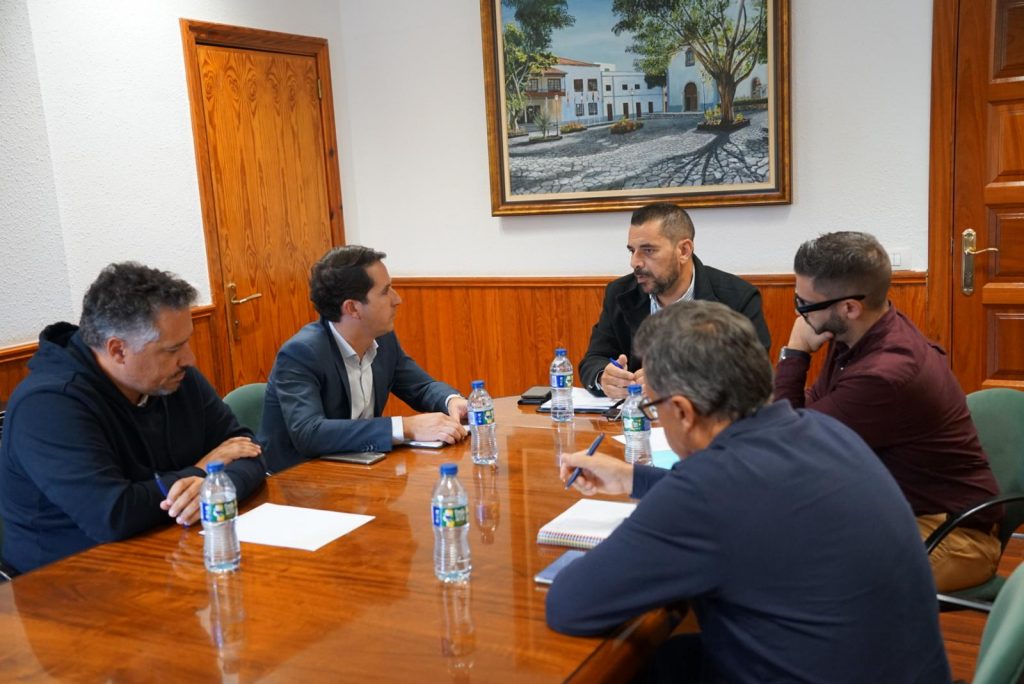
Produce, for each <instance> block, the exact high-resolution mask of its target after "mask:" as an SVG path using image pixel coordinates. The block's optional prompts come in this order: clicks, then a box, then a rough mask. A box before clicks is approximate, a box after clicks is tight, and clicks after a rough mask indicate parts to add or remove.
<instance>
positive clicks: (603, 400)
mask: <svg viewBox="0 0 1024 684" xmlns="http://www.w3.org/2000/svg"><path fill="white" fill-rule="evenodd" d="M616 401H617V400H616V399H609V398H608V397H595V396H594V395H593V394H591V393H590V392H588V391H587V390H586V389H584V388H583V387H573V388H572V408H573V410H574V411H584V410H590V411H594V410H597V409H607V408H611V407H612V405H614V404H615V402H616ZM537 410H538V411H550V410H551V400H550V399H548V400H547V401H545V402H544V403H543V404H541V405H540V408H539V409H537Z"/></svg>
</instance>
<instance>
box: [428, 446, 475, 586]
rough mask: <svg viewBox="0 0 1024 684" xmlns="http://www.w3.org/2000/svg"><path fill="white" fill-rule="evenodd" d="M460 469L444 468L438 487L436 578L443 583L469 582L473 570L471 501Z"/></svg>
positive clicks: (434, 506) (434, 505)
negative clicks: (460, 476)
mask: <svg viewBox="0 0 1024 684" xmlns="http://www.w3.org/2000/svg"><path fill="white" fill-rule="evenodd" d="M458 474H459V466H458V465H457V464H455V463H442V464H441V480H440V481H439V482H438V483H437V486H436V487H434V494H433V498H432V506H431V508H432V513H433V519H434V574H435V575H437V578H438V579H439V580H441V581H442V582H465V581H466V580H468V579H469V572H470V570H472V568H473V566H472V564H471V563H470V556H469V497H468V496H466V490H465V488H463V486H462V483H461V482H459V478H458V477H457V476H458Z"/></svg>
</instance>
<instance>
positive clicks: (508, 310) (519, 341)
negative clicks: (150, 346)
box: [0, 272, 927, 415]
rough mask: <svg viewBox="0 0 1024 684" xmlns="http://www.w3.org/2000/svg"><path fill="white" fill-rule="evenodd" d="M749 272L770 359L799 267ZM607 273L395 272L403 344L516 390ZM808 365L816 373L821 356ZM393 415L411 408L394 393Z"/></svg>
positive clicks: (572, 338) (456, 377) (4, 388)
mask: <svg viewBox="0 0 1024 684" xmlns="http://www.w3.org/2000/svg"><path fill="white" fill-rule="evenodd" d="M746 279H747V280H748V281H750V282H751V283H753V284H754V285H756V286H757V287H758V288H759V289H760V290H761V296H762V298H763V306H764V312H765V318H766V320H767V322H768V329H769V330H770V331H771V335H772V349H771V358H772V359H773V361H774V359H775V358H776V357H777V356H778V353H779V348H780V347H782V345H784V344H785V343H786V341H787V340H788V339H789V331H790V328H791V327H792V325H793V318H794V316H795V314H794V313H793V276H792V275H757V276H746ZM611 280H612V278H611V277H608V276H601V277H580V278H395V279H394V282H395V287H396V288H397V289H398V292H399V294H400V295H401V296H402V305H401V307H400V309H399V311H398V318H397V322H396V330H397V331H398V335H399V339H401V341H402V346H403V347H404V348H405V351H406V352H407V353H408V354H409V355H410V356H412V357H413V358H414V359H416V360H417V361H418V362H419V364H420V365H421V366H423V368H425V369H426V370H427V372H429V373H430V374H431V375H433V376H434V377H436V378H438V379H441V380H444V381H446V382H448V383H450V384H452V385H454V386H455V387H456V388H458V389H459V390H460V391H462V392H466V393H468V392H469V385H470V382H472V381H473V380H477V379H483V380H486V381H487V388H488V390H489V391H490V392H491V394H492V395H494V396H506V395H511V394H519V393H520V392H522V391H523V390H524V389H526V388H527V387H529V386H531V385H546V384H547V368H548V364H549V363H550V362H551V358H552V357H553V356H554V350H555V347H558V346H562V347H565V348H566V349H568V350H569V356H570V358H571V359H572V361H573V363H574V364H577V363H578V362H579V360H580V359H581V358H582V357H583V353H584V352H585V351H586V349H587V343H588V342H589V341H590V329H591V327H592V326H593V325H594V323H595V322H596V321H597V318H598V315H599V314H600V312H601V303H602V301H603V300H604V288H605V285H606V284H607V283H608V282H609V281H611ZM925 280H926V278H925V274H924V273H914V272H902V273H896V274H894V276H893V287H892V291H891V293H890V296H891V298H892V301H893V303H894V304H895V305H896V306H897V307H898V308H899V309H900V310H901V311H903V312H904V313H906V314H907V315H908V316H909V317H910V319H911V320H913V321H914V323H916V324H917V325H918V326H919V327H923V325H924V323H925V320H926V314H927V312H926V307H925V295H926V291H925ZM214 313H215V309H214V306H213V305H206V306H200V307H196V308H194V309H193V310H192V323H193V325H194V326H195V332H194V333H193V336H192V342H191V344H192V351H193V352H194V353H195V355H196V366H197V367H198V368H199V370H201V371H202V372H203V374H204V375H205V376H206V377H207V378H208V379H209V380H210V382H211V383H212V384H213V385H214V387H216V388H217V391H218V392H220V394H221V395H224V394H226V393H227V392H228V391H230V390H231V389H232V388H231V387H230V386H229V384H230V379H229V377H228V375H227V374H226V373H225V372H224V371H225V369H224V368H223V367H222V366H221V365H219V364H218V361H217V359H218V358H219V355H218V353H217V349H218V346H219V344H220V343H221V339H220V338H222V337H223V336H222V335H219V334H218V328H217V326H216V325H215V320H216V317H215V315H214ZM36 347H37V345H36V344H35V343H32V344H23V345H18V346H16V347H9V348H6V349H0V400H3V399H6V398H7V397H9V396H10V393H11V391H12V390H13V389H14V386H15V385H17V384H18V382H20V381H21V379H22V378H23V377H25V375H27V374H28V369H27V368H26V364H27V363H28V360H29V358H31V357H32V354H34V353H35V350H36ZM820 356H821V355H818V356H817V357H816V358H815V362H814V365H812V370H811V377H814V375H815V373H816V372H817V368H818V367H819V366H820V364H821V361H820V358H819V357H820ZM388 412H389V413H390V414H391V415H408V414H409V413H411V411H410V410H409V409H408V407H406V406H405V405H404V404H402V402H400V401H398V400H395V399H392V400H391V401H390V402H389V404H388Z"/></svg>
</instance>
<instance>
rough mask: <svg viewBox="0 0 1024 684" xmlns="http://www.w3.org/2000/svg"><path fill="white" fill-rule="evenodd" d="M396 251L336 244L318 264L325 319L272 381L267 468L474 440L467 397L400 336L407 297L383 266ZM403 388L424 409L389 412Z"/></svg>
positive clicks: (300, 339) (265, 428) (282, 361)
mask: <svg viewBox="0 0 1024 684" xmlns="http://www.w3.org/2000/svg"><path fill="white" fill-rule="evenodd" d="M386 256H387V255H385V254H384V253H383V252H378V251H375V250H372V249H370V248H368V247H362V246H359V245H348V246H345V247H336V248H334V249H332V250H330V251H329V252H327V254H325V255H324V256H323V258H321V259H320V261H318V262H317V263H316V264H314V265H313V268H312V269H311V273H310V278H309V290H310V295H309V297H310V299H311V300H312V301H313V305H314V306H315V307H316V310H317V312H319V314H320V320H319V321H317V322H314V323H310V324H308V325H306V326H305V327H304V328H302V329H301V330H299V332H297V333H295V335H294V336H292V338H291V339H290V340H288V341H287V342H285V343H284V345H283V346H282V347H281V350H280V351H279V352H278V353H277V360H276V361H274V368H273V370H271V372H270V379H269V382H268V383H267V394H266V398H265V400H264V409H263V421H262V424H261V426H260V432H259V437H260V441H261V442H262V443H263V444H264V445H266V446H267V451H268V452H269V457H268V461H267V463H268V466H269V467H270V469H271V470H272V471H278V470H283V469H284V468H287V467H289V466H292V465H295V464H296V463H300V462H302V461H303V460H305V459H307V458H316V457H319V456H323V455H325V454H333V453H337V452H342V451H391V449H392V446H393V445H395V444H399V443H401V442H403V441H406V440H440V441H442V442H446V443H448V444H454V443H455V442H458V441H460V440H462V439H463V438H465V437H466V434H467V432H466V428H465V427H463V426H462V425H461V424H460V420H461V419H462V418H464V417H465V416H466V400H465V399H464V398H463V397H462V396H461V395H460V394H459V392H458V390H456V389H455V388H453V387H451V386H450V385H446V384H445V383H443V382H438V381H437V380H434V379H433V378H431V377H430V376H429V375H428V374H427V373H426V372H425V371H424V370H423V369H422V368H420V367H419V365H417V363H416V362H415V361H414V360H413V359H412V358H410V357H409V356H407V355H406V353H405V352H404V351H403V350H402V347H401V345H400V344H399V343H398V338H397V337H396V336H395V333H394V327H395V325H394V324H395V313H396V310H397V309H398V305H399V304H401V303H402V298H401V297H399V296H398V293H397V292H396V291H395V289H394V288H393V287H392V285H391V276H390V275H389V274H388V269H387V268H386V267H385V266H384V262H383V261H382V259H384V258H385V257H386ZM391 393H394V394H395V396H397V397H398V398H399V399H401V400H402V401H404V402H406V403H407V404H409V405H410V406H412V407H413V408H414V409H416V410H418V411H426V412H428V413H421V414H419V415H415V416H405V417H393V418H385V417H381V413H382V412H383V410H384V404H385V403H387V399H388V395H389V394H391Z"/></svg>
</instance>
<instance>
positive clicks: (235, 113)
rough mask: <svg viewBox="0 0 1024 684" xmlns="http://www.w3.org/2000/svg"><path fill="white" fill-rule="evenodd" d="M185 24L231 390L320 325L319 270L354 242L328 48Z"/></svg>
mask: <svg viewBox="0 0 1024 684" xmlns="http://www.w3.org/2000/svg"><path fill="white" fill-rule="evenodd" d="M182 25H183V33H184V34H185V35H186V36H187V37H194V40H193V42H192V44H189V41H188V39H187V38H186V60H187V61H189V60H188V58H189V57H190V56H191V57H192V60H191V61H192V62H193V63H192V64H188V66H189V67H190V69H189V71H190V96H191V99H192V115H193V130H194V134H195V139H196V149H197V164H198V165H199V168H200V179H201V183H200V184H201V190H202V202H203V219H204V223H205V224H206V241H207V253H208V255H209V262H210V281H211V286H212V289H213V298H214V304H215V305H216V307H217V310H218V313H219V315H220V324H221V330H222V332H223V335H222V342H221V347H222V353H221V355H220V358H219V359H218V360H219V362H220V363H221V364H223V365H225V366H226V368H225V370H226V371H227V372H226V373H225V372H222V373H221V374H220V380H221V384H222V385H223V384H225V383H226V384H227V385H228V386H227V387H224V386H221V387H219V389H221V390H222V391H225V390H226V389H229V388H230V387H237V386H239V385H242V384H245V383H249V382H257V381H265V380H266V378H267V376H268V375H269V373H270V369H271V367H272V365H273V362H274V357H275V355H276V354H277V350H278V348H279V347H280V346H281V344H282V343H283V342H284V341H285V340H287V339H288V338H289V337H290V336H291V335H293V334H294V333H295V331H296V330H298V329H299V328H300V327H301V326H303V325H305V324H306V323H308V322H309V321H310V320H313V319H315V317H316V312H315V311H314V309H313V306H312V304H311V303H310V301H309V289H308V277H309V267H310V266H311V265H312V264H313V262H315V261H316V260H317V259H319V258H320V257H321V256H323V254H324V253H325V252H326V251H327V250H328V249H330V247H331V246H332V245H334V244H342V243H343V242H344V234H343V228H342V219H341V190H340V184H339V182H338V170H337V154H336V150H335V147H336V144H335V135H334V117H333V113H332V107H331V97H330V93H331V89H330V73H329V71H328V58H327V44H326V41H323V40H320V39H312V38H303V37H299V36H287V35H284V34H276V33H270V32H265V31H254V30H251V29H235V28H233V27H223V26H217V25H210V24H198V23H196V22H187V21H186V20H183V21H182ZM193 81H194V82H193Z"/></svg>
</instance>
